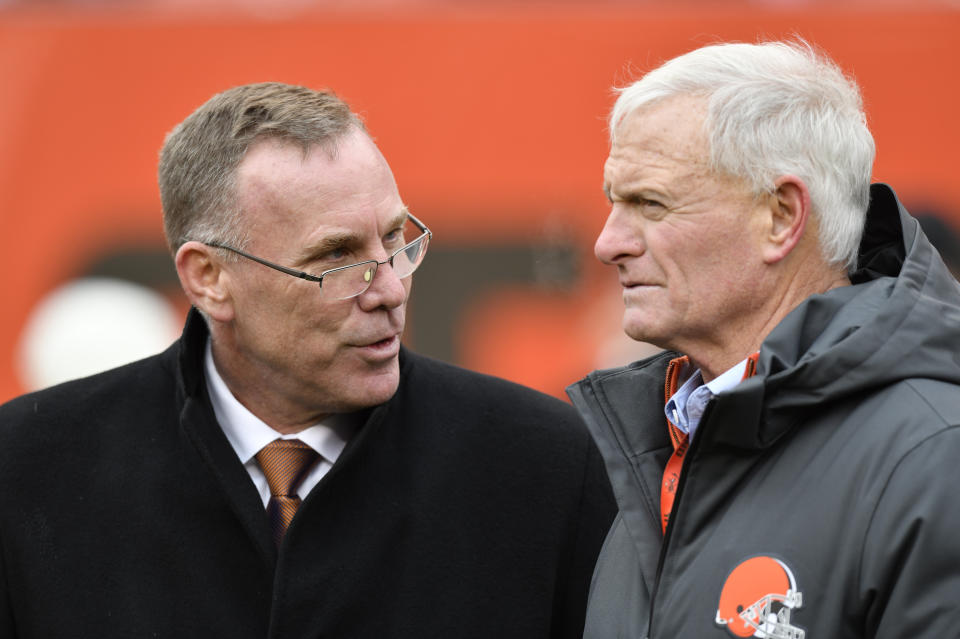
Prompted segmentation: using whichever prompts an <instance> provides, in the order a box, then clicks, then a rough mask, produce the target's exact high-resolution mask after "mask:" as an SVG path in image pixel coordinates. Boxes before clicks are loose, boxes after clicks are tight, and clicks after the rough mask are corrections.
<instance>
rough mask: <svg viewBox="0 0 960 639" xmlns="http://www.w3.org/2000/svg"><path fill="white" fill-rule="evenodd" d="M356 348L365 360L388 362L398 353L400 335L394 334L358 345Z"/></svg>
mask: <svg viewBox="0 0 960 639" xmlns="http://www.w3.org/2000/svg"><path fill="white" fill-rule="evenodd" d="M357 348H358V349H359V350H360V352H361V353H362V354H363V356H364V357H365V358H366V359H370V360H376V361H382V360H388V359H391V358H393V357H395V356H396V355H397V353H399V352H400V335H399V334H394V335H390V336H388V337H384V338H381V339H378V340H374V341H370V342H366V343H362V344H359V345H358V346H357Z"/></svg>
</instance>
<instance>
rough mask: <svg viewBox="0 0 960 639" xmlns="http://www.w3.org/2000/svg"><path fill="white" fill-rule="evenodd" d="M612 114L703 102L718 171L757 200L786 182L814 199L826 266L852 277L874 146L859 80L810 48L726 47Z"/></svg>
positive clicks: (661, 76)
mask: <svg viewBox="0 0 960 639" xmlns="http://www.w3.org/2000/svg"><path fill="white" fill-rule="evenodd" d="M617 91H618V93H619V97H618V98H617V101H616V103H615V104H614V106H613V110H612V111H611V114H610V139H611V142H616V136H617V129H618V127H619V125H620V124H621V122H622V121H623V119H624V118H625V117H627V116H628V115H629V114H631V113H632V112H634V111H635V110H636V109H639V108H641V107H643V106H645V105H649V104H652V103H654V102H657V101H660V100H663V99H665V98H669V97H672V96H676V95H693V96H703V97H704V98H705V99H706V101H707V116H706V122H705V128H706V134H707V138H708V140H709V144H710V166H711V168H712V170H714V171H715V172H717V173H718V174H726V175H730V176H733V177H736V178H740V179H743V180H745V181H746V182H747V184H749V185H750V187H751V189H752V190H753V192H754V194H755V195H756V196H758V197H759V196H761V195H763V194H765V193H771V192H772V190H773V183H774V181H775V180H776V178H777V177H779V176H781V175H787V174H792V175H796V176H798V177H799V178H801V179H802V180H803V181H804V182H805V183H806V184H807V187H808V188H809V189H810V200H811V208H812V211H813V214H814V215H815V216H816V218H817V220H818V222H819V243H820V249H821V251H822V253H823V256H824V259H826V260H827V261H828V262H829V263H831V264H833V265H836V266H846V267H847V268H852V267H854V266H855V264H856V259H857V249H858V247H859V244H860V237H861V235H862V234H863V227H864V224H865V222H866V211H867V206H868V204H869V201H870V176H871V172H872V167H873V158H874V143H873V137H872V136H871V135H870V131H869V129H868V128H867V123H866V116H865V115H864V112H863V100H862V99H861V97H860V91H859V89H858V88H857V85H856V83H855V82H854V81H853V79H851V78H848V77H847V76H845V75H844V73H843V71H841V70H840V68H839V67H838V66H837V65H836V64H835V63H834V62H833V61H832V60H830V59H829V58H828V57H827V56H826V55H823V54H822V53H818V52H817V51H816V50H814V48H813V47H811V46H810V45H809V44H807V43H806V42H803V41H797V42H765V43H760V44H741V43H735V44H717V45H711V46H706V47H702V48H700V49H696V50H694V51H691V52H689V53H686V54H684V55H681V56H679V57H677V58H674V59H672V60H670V61H669V62H667V63H665V64H663V65H662V66H660V67H659V68H657V69H655V70H653V71H651V72H649V73H647V74H646V75H644V76H643V77H642V78H641V79H640V80H638V81H637V82H635V83H633V84H632V85H630V86H628V87H625V88H622V89H618V90H617Z"/></svg>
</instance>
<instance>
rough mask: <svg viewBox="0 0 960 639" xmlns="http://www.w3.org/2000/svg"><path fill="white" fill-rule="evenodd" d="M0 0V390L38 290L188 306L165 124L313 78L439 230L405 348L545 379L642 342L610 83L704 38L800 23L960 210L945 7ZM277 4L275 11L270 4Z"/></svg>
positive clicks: (633, 350) (528, 379)
mask: <svg viewBox="0 0 960 639" xmlns="http://www.w3.org/2000/svg"><path fill="white" fill-rule="evenodd" d="M198 6H200V5H196V4H193V5H189V6H188V5H186V4H178V3H175V2H174V3H146V4H141V5H129V4H125V5H121V4H118V3H107V4H100V5H92V4H90V3H81V4H80V5H68V4H63V3H40V4H36V3H9V2H8V3H7V4H6V6H4V5H3V3H0V92H2V93H0V241H2V250H0V273H2V280H3V288H2V292H3V296H2V297H3V307H4V310H3V313H2V315H0V401H3V400H6V399H9V398H10V397H13V396H14V395H16V394H19V393H21V392H23V391H24V390H26V389H27V387H28V383H27V382H26V381H25V380H24V374H23V372H22V364H21V362H22V360H23V348H22V344H21V342H22V339H21V338H22V336H23V334H24V331H25V327H26V325H27V323H28V319H29V318H30V316H31V311H32V309H33V308H34V307H35V306H36V305H37V304H38V303H39V302H40V301H41V300H42V299H43V298H44V296H45V295H47V294H48V293H49V292H50V291H52V290H54V289H55V288H56V287H58V286H61V285H63V284H64V283H66V282H68V281H70V280H72V279H74V278H78V277H84V276H91V275H98V276H102V275H110V276H113V277H118V276H119V277H121V278H124V277H128V276H129V279H131V280H133V281H136V282H138V283H140V284H143V285H144V286H147V287H150V288H152V289H153V290H155V291H158V292H160V293H161V294H162V295H163V296H165V298H167V299H168V300H169V301H170V302H171V304H172V305H173V307H174V308H175V309H176V311H177V313H178V316H179V317H182V314H183V312H184V311H185V306H184V302H183V298H182V295H181V294H180V293H179V291H178V289H177V287H176V284H175V281H174V280H173V279H172V277H173V270H172V266H171V265H170V264H169V258H165V257H164V256H163V253H164V250H165V249H164V241H163V235H162V226H161V216H160V207H159V196H158V193H157V187H156V179H155V175H156V173H155V171H156V159H157V152H158V150H159V148H160V145H161V144H162V141H163V137H164V134H165V133H166V132H167V131H168V130H169V129H170V128H172V127H173V126H174V125H175V124H176V123H178V122H179V121H180V120H182V119H183V118H184V117H185V116H186V115H187V114H188V113H190V112H191V111H192V110H193V109H194V108H196V107H197V106H199V105H200V104H201V103H202V102H203V101H205V100H206V99H207V98H208V97H210V96H211V95H212V94H213V93H215V92H218V91H220V90H223V89H225V88H227V87H230V86H233V85H236V84H241V83H247V82H254V81H263V80H279V81H284V82H291V83H297V84H304V85H308V86H311V87H315V88H320V87H329V88H331V89H333V90H335V91H336V92H337V93H338V94H339V95H341V96H342V97H344V98H345V99H346V100H347V101H348V102H349V103H350V104H351V105H352V106H353V108H354V110H356V111H358V112H359V113H361V114H362V115H363V117H364V118H365V119H366V121H367V124H368V128H369V130H370V131H371V132H372V134H373V135H374V136H375V138H376V140H377V142H378V144H379V145H380V148H381V150H382V151H383V153H384V154H385V155H386V157H387V160H388V161H389V162H390V164H391V166H392V167H393V170H394V173H395V175H396V178H397V182H398V184H399V186H400V191H401V194H402V195H403V197H404V199H405V201H406V202H407V204H408V205H409V207H410V208H411V210H412V211H413V212H414V213H415V214H416V215H417V216H418V217H419V218H420V219H422V220H424V221H425V222H426V223H427V224H428V225H429V226H430V227H431V229H432V230H433V231H434V233H435V235H434V242H433V244H432V245H431V249H430V250H431V253H430V255H429V256H428V258H427V261H426V262H425V264H424V266H423V267H422V268H421V270H420V271H419V272H418V273H417V276H416V278H415V279H416V281H417V283H416V286H415V287H414V294H413V300H412V302H411V304H412V306H411V317H410V323H409V328H408V331H407V334H406V338H405V340H406V342H407V343H408V344H409V345H411V346H412V347H414V348H415V349H417V350H419V351H421V352H425V353H427V354H433V355H435V356H438V357H441V358H443V359H448V360H451V361H455V362H457V363H460V364H462V365H465V366H468V367H471V368H475V369H478V370H481V371H484V372H489V373H493V374H497V375H501V376H504V377H507V378H511V379H514V380H517V381H520V382H523V383H526V384H529V385H532V386H534V387H536V388H539V389H541V390H544V391H546V392H549V393H552V394H554V395H557V396H562V390H563V387H564V386H565V385H566V384H568V383H570V382H572V381H574V380H575V379H577V378H579V377H580V376H582V375H583V374H585V373H586V372H588V371H589V370H591V369H593V368H596V367H603V366H612V365H616V364H619V363H625V362H628V361H631V360H633V359H636V357H638V356H639V355H640V354H641V353H642V347H641V346H640V345H634V344H632V343H630V342H629V340H627V339H626V338H625V337H623V336H621V335H620V304H619V296H618V292H617V290H616V282H615V276H614V274H613V272H612V271H610V272H608V271H607V270H606V269H605V268H604V267H601V265H599V264H598V263H596V261H595V260H594V258H593V255H592V244H593V240H594V238H595V237H596V234H597V233H598V232H599V230H600V228H601V225H602V223H603V220H604V218H605V215H606V213H607V206H606V202H605V199H604V197H603V195H602V192H601V189H600V186H601V168H602V163H603V160H604V158H605V155H606V150H607V141H606V131H605V123H604V116H605V114H606V112H607V110H608V108H609V107H610V105H611V104H612V95H611V91H610V87H611V86H612V85H614V84H624V83H626V82H627V81H629V80H630V79H631V78H634V77H636V76H637V75H638V74H639V73H640V72H642V71H643V70H645V69H648V68H651V67H652V66H655V65H657V64H659V63H660V62H662V61H663V60H665V59H666V58H669V57H672V56H674V55H677V54H679V53H682V52H684V51H687V50H689V49H692V48H695V47H697V46H700V45H703V44H708V43H711V42H715V41H719V40H741V41H756V40H757V39H758V38H782V37H788V36H791V35H799V36H802V37H803V38H805V39H807V40H809V41H811V42H813V43H815V44H817V45H819V46H821V47H822V48H824V49H825V50H826V51H827V52H828V53H829V54H831V56H832V57H833V58H834V59H835V60H836V61H837V62H838V63H839V64H840V65H841V66H842V67H843V68H844V69H845V70H847V71H848V72H849V73H852V74H853V75H854V76H855V77H856V78H857V80H858V81H859V83H860V85H861V88H862V91H863V94H864V98H865V101H866V106H867V113H868V117H869V121H870V126H871V129H872V130H873V133H874V136H875V138H876V140H877V149H878V153H877V162H876V165H875V171H874V177H875V180H877V181H884V182H889V183H890V184H892V185H893V186H894V188H895V189H896V190H897V191H898V193H899V194H900V196H901V198H902V199H903V200H904V201H905V203H907V205H908V207H913V208H914V209H923V210H927V211H933V212H936V213H938V214H940V215H941V216H943V217H946V218H948V219H951V220H952V221H953V223H954V224H957V225H960V206H958V205H957V204H956V203H957V202H958V201H960V181H958V180H957V179H956V178H955V176H954V175H953V173H954V171H955V165H956V162H955V153H956V151H957V148H958V145H960V123H958V120H957V110H958V109H957V103H958V98H960V89H958V83H957V70H956V69H957V63H958V62H960V10H958V5H957V4H956V3H938V2H910V3H886V4H884V3H876V2H874V3H869V4H861V3H855V4H850V5H843V4H838V3H821V2H785V1H781V2H755V3H734V2H727V3H720V4H717V3H709V2H686V3H681V4H679V5H678V4H671V5H664V4H661V3H655V2H645V3H627V2H608V3H599V4H597V3H586V2H580V3H577V2H563V3H553V4H549V5H548V4H522V3H517V4H508V3H502V4H495V5H486V4H478V3H460V4H448V3H423V2H421V3H397V2H379V3H372V4H368V5H366V6H365V8H356V7H357V5H350V6H351V7H353V8H346V4H343V5H338V6H327V7H326V8H324V7H322V6H313V5H312V4H309V3H306V2H296V3H292V4H291V3H287V4H286V5H284V6H285V8H284V9H278V8H276V7H273V5H270V6H271V7H273V8H271V9H270V10H266V9H263V8H262V6H267V5H266V4H264V5H262V6H261V5H256V6H255V5H254V4H253V3H246V4H245V5H243V6H240V5H232V4H230V3H224V2H220V3H214V4H208V5H206V7H205V8H199V9H198V8H197V7H198ZM277 6H280V5H277Z"/></svg>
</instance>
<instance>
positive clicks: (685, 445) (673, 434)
mask: <svg viewBox="0 0 960 639" xmlns="http://www.w3.org/2000/svg"><path fill="white" fill-rule="evenodd" d="M759 355H760V353H754V354H753V355H751V356H750V357H749V358H748V359H747V368H746V370H745V371H744V372H743V379H747V378H748V377H753V375H754V373H756V372H757V357H758V356H759ZM689 365H690V358H689V357H687V356H683V357H678V358H676V359H673V360H671V361H670V364H669V366H668V367H667V379H666V383H665V384H664V389H663V390H664V395H665V398H664V400H663V401H664V405H666V403H667V402H668V401H670V398H671V397H673V395H674V393H676V392H677V389H678V388H679V387H680V383H679V381H680V375H681V373H683V372H684V370H685V369H686V368H687V367H688V366H689ZM741 381H742V380H741ZM667 431H668V432H669V433H670V443H672V444H673V454H672V455H670V459H668V460H667V465H666V467H665V468H664V469H663V482H661V484H660V521H661V524H662V525H663V532H664V533H666V532H667V523H669V521H670V513H671V511H673V500H674V499H675V498H676V496H677V486H678V485H679V483H680V473H681V472H682V471H683V458H684V457H685V456H686V454H687V450H689V448H690V436H689V435H687V433H685V432H683V431H682V430H680V429H679V428H678V427H677V426H675V425H674V423H673V422H671V421H670V420H669V419H668V420H667Z"/></svg>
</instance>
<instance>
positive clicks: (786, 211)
mask: <svg viewBox="0 0 960 639" xmlns="http://www.w3.org/2000/svg"><path fill="white" fill-rule="evenodd" d="M773 184H774V192H773V194H772V195H771V197H770V200H769V210H768V213H769V216H770V219H769V226H768V229H767V237H766V238H765V239H766V244H765V246H764V250H763V261H764V262H765V263H767V264H774V263H776V262H779V261H780V260H782V259H784V258H785V257H787V255H789V254H790V252H791V251H793V249H794V248H795V247H796V246H797V244H798V243H799V242H800V240H801V239H802V238H803V233H804V231H805V230H806V228H807V222H809V221H810V216H811V212H810V190H809V189H808V188H807V185H806V183H805V182H804V181H803V180H801V179H800V178H798V177H797V176H795V175H782V176H780V177H779V178H777V180H776V181H775V182H774V183H773Z"/></svg>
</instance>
